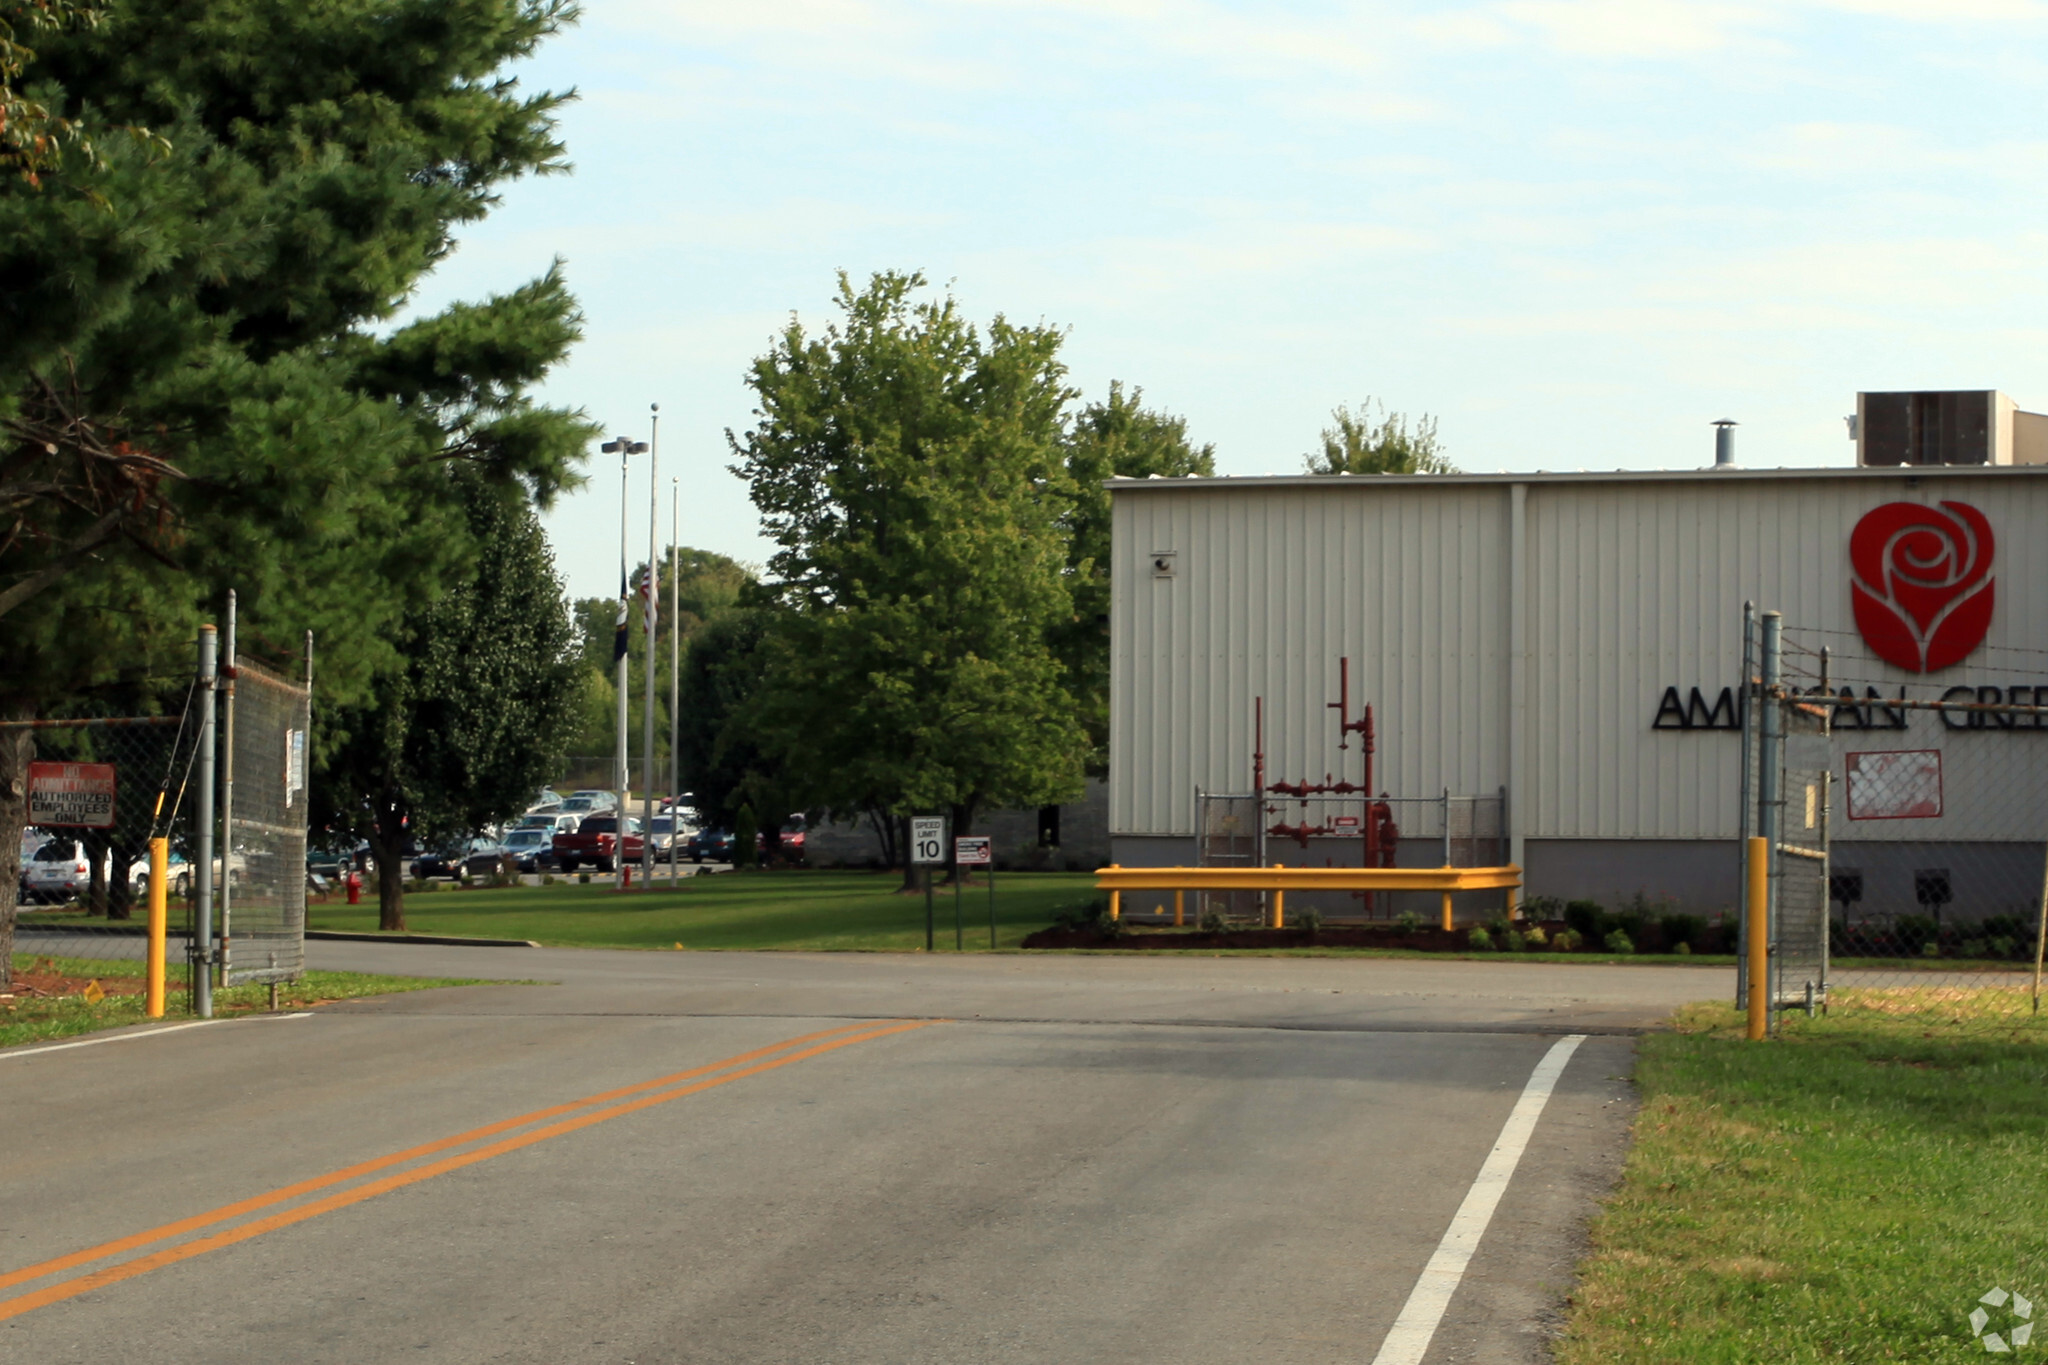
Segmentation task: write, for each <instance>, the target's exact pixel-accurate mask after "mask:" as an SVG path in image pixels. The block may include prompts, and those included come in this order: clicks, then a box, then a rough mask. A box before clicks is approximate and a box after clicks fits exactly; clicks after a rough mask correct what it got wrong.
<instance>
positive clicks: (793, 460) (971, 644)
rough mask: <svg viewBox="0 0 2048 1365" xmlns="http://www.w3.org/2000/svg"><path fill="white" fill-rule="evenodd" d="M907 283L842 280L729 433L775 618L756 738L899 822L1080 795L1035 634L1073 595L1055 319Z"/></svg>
mask: <svg viewBox="0 0 2048 1365" xmlns="http://www.w3.org/2000/svg"><path fill="white" fill-rule="evenodd" d="M923 285H924V279H923V277H922V276H920V275H915V274H911V275H903V274H893V273H885V274H879V275H876V276H875V277H874V278H873V279H872V280H871V281H870V282H869V284H868V287H867V288H866V289H865V290H861V291H858V292H856V290H855V289H854V287H853V285H852V284H851V282H850V281H848V280H847V279H846V277H845V276H843V275H842V276H841V278H840V282H839V296H838V302H839V306H840V309H841V311H842V313H843V317H842V319H841V321H839V322H837V323H835V324H833V325H832V326H830V327H828V328H827V329H826V330H825V332H824V333H823V334H822V335H821V336H817V337H812V336H809V335H807V334H806V333H805V332H804V330H803V328H802V327H801V325H800V324H798V323H796V322H794V321H792V322H791V324H790V325H789V327H788V328H787V329H786V330H785V331H784V333H783V334H782V336H781V337H780V338H779V339H778V341H777V344H776V345H775V347H774V348H773V349H772V350H771V351H770V352H769V353H768V354H767V355H765V356H762V357H761V358H760V359H759V360H757V361H756V362H755V364H754V366H753V369H752V372H751V373H750V375H749V376H748V382H749V384H750V386H751V387H752V388H753V390H754V392H755V395H756V397H757V399H758V402H759V408H758V410H757V421H756V422H755V425H754V426H753V428H752V429H751V430H749V431H748V432H747V433H746V436H745V437H744V439H742V438H738V437H731V438H729V439H730V440H731V443H732V447H733V451H734V453H735V455H736V456H737V457H738V464H737V465H736V466H735V472H736V473H739V474H740V475H741V476H742V477H744V478H746V479H747V481H748V484H749V486H750V488H751V490H752V494H753V499H754V503H755V506H757V507H758V508H760V510H761V514H762V519H763V523H764V525H765V528H766V529H767V531H768V534H769V535H770V536H771V537H772V538H773V539H774V541H775V543H776V544H777V545H778V546H779V547H780V548H779V549H778V551H777V553H776V554H775V556H774V557H773V559H772V560H771V562H770V566H769V567H770V570H771V572H772V574H773V576H774V578H775V579H776V580H777V589H778V594H779V598H780V602H781V605H782V607H783V611H782V612H781V613H779V614H778V615H777V617H776V618H775V619H774V620H773V622H772V623H771V627H770V634H769V637H768V639H767V640H766V642H765V643H764V649H765V650H766V651H767V663H766V677H765V681H764V683H763V686H762V689H761V695H760V698H759V702H758V706H759V721H758V724H759V726H760V729H761V732H762V733H763V735H764V736H766V737H767V740H768V743H769V744H770V745H771V746H772V747H773V748H774V749H775V751H776V752H777V755H778V756H779V757H780V758H781V759H782V760H783V761H784V762H785V763H787V764H788V765H789V767H790V769H791V770H792V772H793V773H794V774H796V775H798V776H799V777H800V779H801V783H802V786H803V788H804V790H806V791H807V792H808V793H809V794H810V800H809V801H807V802H806V804H807V805H811V804H815V805H818V806H824V807H829V808H831V809H833V810H838V811H844V812H853V811H867V812H874V813H877V814H878V815H881V816H883V817H885V818H908V815H909V813H910V812H912V811H916V810H944V809H949V808H950V809H951V811H952V812H953V815H954V822H955V828H956V830H960V831H963V832H964V831H965V830H966V829H967V828H969V827H970V826H971V824H972V820H973V815H974V812H975V811H976V810H977V809H978V808H980V807H983V806H985V805H988V804H990V803H995V804H1000V805H1039V804H1043V803H1046V802H1049V801H1055V800H1060V799H1065V798H1068V797H1071V795H1072V794H1073V793H1074V791H1075V790H1076V789H1077V788H1078V787H1079V785H1080V782H1081V776H1082V764H1083V759H1084V757H1085V754H1086V750H1087V740H1086V736H1085V734H1084V732H1083V730H1082V728H1081V726H1080V724H1079V723H1078V721H1077V720H1076V717H1075V715H1074V708H1073V705H1072V702H1071V699H1070V698H1069V696H1068V694H1067V691H1066V686H1065V682H1066V679H1065V670H1064V668H1063V666H1062V664H1061V662H1060V660H1059V658H1058V656H1057V655H1056V654H1055V653H1054V651H1053V650H1052V648H1051V646H1050V644H1049V638H1048V637H1049V634H1050V632H1051V631H1052V630H1053V629H1054V628H1055V626H1056V625H1058V624H1059V623H1061V622H1064V621H1067V620H1070V619H1071V617H1072V615H1073V603H1072V598H1071V595H1070V592H1069V588H1068V583H1067V577H1066V573H1065V570H1066V565H1067V546H1066V536H1065V534H1064V530H1063V527H1062V524H1061V521H1062V518H1063V517H1064V516H1065V515H1066V514H1067V513H1068V510H1069V509H1070V507H1071V505H1072V495H1071V492H1070V489H1069V484H1068V476H1067V473H1066V469H1065V467H1064V463H1063V459H1062V455H1063V450H1062V446H1061V435H1062V433H1061V425H1060V419H1061V414H1062V411H1063V409H1064V407H1065V405H1066V403H1067V402H1068V401H1069V399H1070V398H1071V397H1072V393H1071V391H1070V390H1069V389H1068V388H1067V387H1066V384H1065V382H1064V381H1065V372H1064V369H1063V367H1062V366H1061V365H1060V363H1059V358H1058V353H1059V344H1060V334H1059V333H1058V332H1057V331H1055V330H1054V329H1052V328H1049V327H1022V326H1017V325H1015V324H1012V323H1010V322H1008V321H1006V320H1004V319H1003V318H1001V317H998V318H996V319H995V321H993V322H992V323H990V324H989V326H988V328H987V331H986V332H985V333H983V332H982V331H979V330H978V329H976V328H975V327H973V326H972V325H970V324H969V323H968V322H967V321H966V320H965V319H963V318H962V317H961V316H960V313H959V310H958V308H957V306H956V305H955V303H954V302H953V300H952V299H951V298H941V299H926V300H918V299H916V298H914V297H913V296H914V295H915V293H916V291H917V290H919V289H920V288H922V287H923Z"/></svg>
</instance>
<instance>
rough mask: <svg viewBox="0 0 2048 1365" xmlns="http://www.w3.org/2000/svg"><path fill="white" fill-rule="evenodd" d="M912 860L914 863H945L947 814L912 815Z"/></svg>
mask: <svg viewBox="0 0 2048 1365" xmlns="http://www.w3.org/2000/svg"><path fill="white" fill-rule="evenodd" d="M910 861H911V862H913V863H943V862H945V861H946V817H945V816H943V815H913V816H911V817H910Z"/></svg>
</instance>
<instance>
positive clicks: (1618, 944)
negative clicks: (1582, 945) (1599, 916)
mask: <svg viewBox="0 0 2048 1365" xmlns="http://www.w3.org/2000/svg"><path fill="white" fill-rule="evenodd" d="M1602 944H1603V946H1604V947H1605V948H1606V949H1607V951H1608V952H1610V953H1632V952H1634V951H1635V950H1636V945H1635V944H1633V943H1631V942H1629V937H1628V933H1627V932H1626V931H1625V930H1621V929H1616V930H1615V931H1614V932H1612V933H1610V934H1609V935H1608V936H1607V937H1606V938H1605V939H1604V940H1602Z"/></svg>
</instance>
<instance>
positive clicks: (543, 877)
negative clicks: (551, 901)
mask: <svg viewBox="0 0 2048 1365" xmlns="http://www.w3.org/2000/svg"><path fill="white" fill-rule="evenodd" d="M540 884H541V885H542V886H553V885H554V884H555V874H554V873H552V872H543V873H541V874H540Z"/></svg>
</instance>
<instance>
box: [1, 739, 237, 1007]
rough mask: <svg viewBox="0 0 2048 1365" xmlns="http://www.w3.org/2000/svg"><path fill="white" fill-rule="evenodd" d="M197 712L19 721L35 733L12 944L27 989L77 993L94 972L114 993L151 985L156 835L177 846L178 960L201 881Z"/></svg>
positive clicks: (172, 927) (172, 864)
mask: <svg viewBox="0 0 2048 1365" xmlns="http://www.w3.org/2000/svg"><path fill="white" fill-rule="evenodd" d="M191 709H192V708H190V707H189V706H188V707H187V710H186V712H185V713H182V714H179V715H172V716H143V717H94V718H82V719H72V720H44V721H32V722H26V723H21V724H18V725H11V726H10V727H9V728H15V729H27V730H29V731H30V744H31V746H32V754H31V763H32V766H31V768H30V770H29V783H30V808H29V824H28V826H27V828H26V829H25V830H24V831H23V834H22V842H21V877H20V881H19V883H18V885H17V887H16V906H17V910H16V917H15V924H14V940H13V950H12V951H13V956H12V976H13V980H14V986H13V990H14V993H15V994H16V995H17V996H31V997H32V996H36V995H64V994H75V993H76V991H77V989H78V988H79V987H80V986H81V985H82V984H83V982H84V981H85V980H97V981H99V983H100V988H101V989H102V990H104V991H106V992H108V993H110V994H119V993H124V992H128V991H134V992H137V993H139V992H140V991H141V990H142V986H143V981H142V977H143V963H144V956H145V951H146V948H147V929H148V906H149V879H150V863H149V842H150V840H151V839H152V838H154V837H157V836H162V837H164V838H166V839H167V840H168V842H169V845H170V856H169V870H168V875H167V878H166V885H167V888H168V897H169V904H168V910H169V915H168V924H169V938H170V940H171V941H172V944H173V946H172V948H171V951H170V958H171V960H172V961H173V962H177V961H181V960H182V958H183V956H184V953H183V946H182V945H183V944H184V942H185V941H187V940H188V939H189V938H190V935H191V931H192V916H193V899H192V897H193V894H194V892H195V890H196V886H197V879H196V876H195V871H194V868H193V864H192V859H193V856H194V851H193V850H194V844H195V839H194V834H195V830H194V826H193V820H192V811H193V800H192V796H193V794H192V792H191V790H190V784H191V778H192V770H193V758H194V750H195V740H196V737H197V729H198V727H197V725H196V723H195V722H194V720H193V719H192V716H191Z"/></svg>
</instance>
